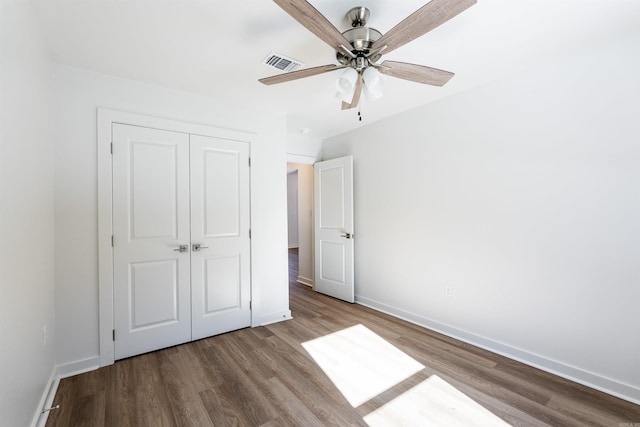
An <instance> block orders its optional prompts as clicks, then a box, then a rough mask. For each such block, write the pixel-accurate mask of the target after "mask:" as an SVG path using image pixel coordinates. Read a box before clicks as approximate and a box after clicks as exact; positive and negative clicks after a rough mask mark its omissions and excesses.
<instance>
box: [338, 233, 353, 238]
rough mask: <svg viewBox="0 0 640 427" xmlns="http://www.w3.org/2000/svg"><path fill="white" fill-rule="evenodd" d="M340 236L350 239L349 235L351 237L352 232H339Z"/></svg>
mask: <svg viewBox="0 0 640 427" xmlns="http://www.w3.org/2000/svg"><path fill="white" fill-rule="evenodd" d="M340 237H346V238H347V239H350V238H351V237H353V234H351V233H345V234H341V235H340Z"/></svg>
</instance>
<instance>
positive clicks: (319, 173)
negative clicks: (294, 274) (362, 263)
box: [313, 156, 354, 302]
mask: <svg viewBox="0 0 640 427" xmlns="http://www.w3.org/2000/svg"><path fill="white" fill-rule="evenodd" d="M313 169H314V199H315V211H316V215H315V227H314V231H315V290H316V291H317V292H321V293H323V294H327V295H330V296H332V297H335V298H339V299H342V300H345V301H348V302H354V280H353V277H354V275H353V250H354V247H353V246H354V245H353V232H354V223H353V157H352V156H347V157H341V158H338V159H333V160H327V161H324V162H318V163H316V164H315V165H314V168H313Z"/></svg>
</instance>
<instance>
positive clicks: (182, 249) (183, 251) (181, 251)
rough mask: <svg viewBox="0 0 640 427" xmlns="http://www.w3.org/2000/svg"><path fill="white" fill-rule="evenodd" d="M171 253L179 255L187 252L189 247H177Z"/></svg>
mask: <svg viewBox="0 0 640 427" xmlns="http://www.w3.org/2000/svg"><path fill="white" fill-rule="evenodd" d="M173 251H174V252H180V253H185V252H189V245H180V246H178V248H177V249H174V250H173Z"/></svg>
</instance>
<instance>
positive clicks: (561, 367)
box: [356, 295, 640, 405]
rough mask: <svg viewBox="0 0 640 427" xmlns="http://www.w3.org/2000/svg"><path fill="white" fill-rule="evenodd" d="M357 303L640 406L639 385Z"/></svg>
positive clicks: (388, 309)
mask: <svg viewBox="0 0 640 427" xmlns="http://www.w3.org/2000/svg"><path fill="white" fill-rule="evenodd" d="M356 303H358V304H360V305H364V306H366V307H369V308H372V309H374V310H377V311H381V312H383V313H386V314H389V315H391V316H394V317H397V318H400V319H403V320H406V321H408V322H411V323H414V324H416V325H418V326H422V327H424V328H427V329H431V330H433V331H436V332H439V333H441V334H444V335H447V336H449V337H451V338H455V339H457V340H460V341H463V342H466V343H468V344H472V345H474V346H476V347H480V348H483V349H485V350H488V351H491V352H493V353H497V354H500V355H502V356H505V357H508V358H509V359H513V360H516V361H518V362H522V363H524V364H526V365H529V366H533V367H535V368H538V369H542V370H543V371H546V372H549V373H552V374H554V375H558V376H560V377H563V378H566V379H568V380H571V381H574V382H577V383H580V384H583V385H586V386H587V387H591V388H594V389H596V390H600V391H602V392H604V393H607V394H610V395H613V396H616V397H619V398H621V399H624V400H627V401H629V402H632V403H635V404H637V405H640V388H638V387H635V386H632V385H629V384H625V383H622V382H620V381H616V380H613V379H611V378H607V377H604V376H602V375H598V374H596V373H593V372H589V371H586V370H583V369H580V368H577V367H575V366H571V365H568V364H566V363H563V362H560V361H557V360H553V359H550V358H547V357H545V356H541V355H539V354H535V353H531V352H528V351H526V350H522V349H520V348H517V347H513V346H511V345H509V344H505V343H502V342H499V341H495V340H492V339H490V338H487V337H484V336H481V335H477V334H474V333H472V332H469V331H465V330H463V329H459V328H456V327H453V326H450V325H447V324H444V323H441V322H438V321H435V320H433V319H429V318H427V317H423V316H420V315H417V314H415V313H410V312H407V311H404V310H402V309H399V308H397V307H393V306H390V305H387V304H384V303H381V302H378V301H374V300H371V299H368V298H365V297H361V296H358V295H356Z"/></svg>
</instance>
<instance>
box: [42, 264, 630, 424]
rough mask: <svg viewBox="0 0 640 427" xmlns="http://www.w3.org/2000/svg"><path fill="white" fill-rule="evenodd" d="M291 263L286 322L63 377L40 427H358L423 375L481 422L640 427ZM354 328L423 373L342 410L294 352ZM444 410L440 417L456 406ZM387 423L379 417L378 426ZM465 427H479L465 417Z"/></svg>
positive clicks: (596, 399)
mask: <svg viewBox="0 0 640 427" xmlns="http://www.w3.org/2000/svg"><path fill="white" fill-rule="evenodd" d="M291 258H293V259H292V260H291V261H292V263H291V266H290V279H291V280H290V292H291V309H292V311H293V320H290V321H286V322H281V323H277V324H273V325H269V326H266V327H259V328H253V329H244V330H240V331H236V332H231V333H228V334H223V335H219V336H216V337H212V338H207V339H203V340H200V341H197V342H193V343H189V344H185V345H181V346H177V347H172V348H168V349H165V350H160V351H157V352H153V353H149V354H144V355H141V356H137V357H132V358H129V359H126V360H121V361H118V362H116V363H115V364H114V365H112V366H108V367H105V368H101V369H99V370H97V371H93V372H89V373H86V374H82V375H78V376H75V377H71V378H66V379H63V380H62V381H61V382H60V385H59V387H58V391H57V394H56V397H55V400H54V405H57V404H59V405H60V409H58V410H55V411H52V412H51V415H50V416H49V420H48V422H47V426H74V427H77V426H92V427H93V426H118V427H125V426H136V427H138V426H211V425H216V426H218V425H220V426H226V425H230V426H281V425H282V426H323V425H333V426H365V425H367V423H369V424H375V422H374V421H375V420H376V419H375V417H373V418H372V414H377V413H379V412H380V411H381V410H384V409H385V408H387V407H390V406H391V404H392V403H394V402H396V401H398V399H399V398H400V397H403V396H408V395H410V393H409V390H416V389H417V388H418V386H422V385H424V384H427V382H429V380H430V379H434V378H435V379H438V381H439V383H438V384H441V385H442V384H444V386H445V387H448V390H450V391H451V390H454V391H455V390H457V392H458V393H460V392H461V393H464V395H466V396H467V398H468V399H467V400H468V401H469V402H471V403H472V404H474V405H477V404H479V405H481V406H482V407H484V408H485V409H482V408H480V407H479V406H478V408H480V409H481V410H488V411H490V412H491V413H492V414H493V415H491V414H489V415H490V416H491V417H493V416H494V415H495V418H496V420H498V421H500V419H501V420H504V421H506V422H507V423H509V424H511V425H514V426H544V425H551V426H606V427H621V426H634V425H636V426H637V425H640V424H635V423H640V406H638V405H634V404H631V403H629V402H626V401H623V400H620V399H617V398H614V397H611V396H609V395H606V394H603V393H600V392H598V391H595V390H592V389H589V388H587V387H584V386H581V385H578V384H575V383H572V382H570V381H567V380H564V379H562V378H559V377H556V376H553V375H551V374H548V373H545V372H542V371H540V370H537V369H534V368H531V367H528V366H525V365H523V364H520V363H517V362H514V361H512V360H509V359H506V358H504V357H501V356H497V355H495V354H492V353H490V352H487V351H484V350H481V349H478V348H476V347H473V346H471V345H468V344H464V343H462V342H459V341H456V340H454V339H451V338H447V337H445V336H443V335H440V334H437V333H434V332H431V331H429V330H426V329H423V328H420V327H418V326H415V325H412V324H410V323H407V322H404V321H401V320H398V319H395V318H393V317H390V316H387V315H384V314H381V313H378V312H376V311H373V310H370V309H367V308H365V307H362V306H359V305H353V304H348V303H343V302H340V301H337V300H334V299H332V298H329V297H325V296H322V295H319V294H316V293H315V292H313V291H312V290H311V289H309V288H307V287H306V286H303V285H299V284H297V283H296V282H295V276H296V270H297V266H296V262H297V258H296V254H295V251H291V252H290V259H291ZM356 325H362V326H357V328H356V329H358V330H368V331H369V332H367V334H369V335H372V336H373V335H377V337H379V338H381V339H384V340H385V341H386V342H388V343H390V344H392V345H393V346H395V348H396V349H397V350H396V353H397V354H400V351H401V352H403V353H404V354H405V355H406V356H409V357H410V358H412V359H413V360H414V361H415V362H417V363H418V364H420V365H423V366H424V368H421V369H420V370H419V371H417V372H415V373H413V374H412V375H410V376H409V377H408V378H405V379H403V380H402V381H400V382H399V383H397V384H395V385H393V386H392V387H391V388H389V389H387V390H385V391H382V392H380V393H378V394H377V395H375V396H373V397H372V398H370V399H369V400H367V401H365V402H364V403H359V404H357V405H355V406H356V407H353V406H352V405H351V404H350V403H349V401H348V400H347V398H346V397H345V396H343V394H342V393H341V392H340V391H339V390H338V388H337V387H336V385H334V383H333V382H332V381H331V380H330V379H329V377H328V376H327V374H326V373H325V372H324V371H323V370H322V369H321V368H320V367H319V366H318V364H317V363H316V361H315V360H314V359H313V358H312V357H311V356H310V354H309V353H308V352H307V350H306V349H305V347H303V345H302V344H303V343H308V342H309V341H311V340H314V339H316V338H320V337H325V336H328V335H329V334H331V333H333V332H338V331H344V330H345V329H347V328H351V327H354V326H356ZM352 330H355V329H352ZM370 332H371V333H370ZM379 341H381V340H379ZM305 346H307V347H308V344H305ZM398 350H399V351H398ZM337 356H338V357H342V356H345V357H347V356H348V357H362V355H357V356H356V355H353V354H346V355H337ZM364 356H365V357H366V356H367V355H364ZM414 365H415V364H414ZM387 373H388V367H387V368H384V369H383V368H381V370H380V371H379V372H378V373H376V374H374V375H372V376H371V378H372V379H375V378H377V377H378V376H384V375H383V374H387ZM378 374H379V375H378ZM463 397H464V396H463ZM429 399H430V396H429V393H428V392H427V394H424V393H423V394H422V395H420V398H417V399H414V400H415V401H414V402H412V403H411V404H412V405H413V406H414V407H415V408H416V410H417V409H421V408H422V409H424V408H431V407H432V406H430V405H433V404H434V403H433V402H428V400H429ZM473 402H475V403H473ZM465 404H466V403H465ZM445 406H446V405H445ZM453 406H455V405H454V404H453V403H452V404H450V405H449V407H448V409H449V412H452V410H453V409H457V407H456V408H454V407H453ZM445 409H446V408H445ZM476 409H477V408H476ZM411 411H412V409H409V410H408V411H407V410H405V411H404V412H411ZM382 412H384V411H382ZM423 412H429V411H427V410H426V409H424V411H423ZM405 415H406V414H405ZM427 415H428V414H427ZM449 415H451V414H449ZM454 415H455V414H454ZM498 417H499V418H498ZM399 422H400V421H397V422H394V421H393V420H390V419H387V420H386V422H385V421H383V422H382V424H386V425H398V423H399ZM500 422H502V421H500ZM434 425H435V424H434ZM439 425H445V426H447V427H448V426H449V425H453V424H452V423H450V422H447V423H446V424H439ZM458 425H462V426H469V425H474V420H470V419H461V420H460V421H459V424H458ZM476 425H487V424H485V423H483V422H478V421H477V420H476ZM491 425H494V424H491ZM495 425H497V424H495Z"/></svg>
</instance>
